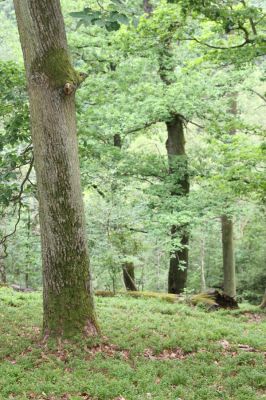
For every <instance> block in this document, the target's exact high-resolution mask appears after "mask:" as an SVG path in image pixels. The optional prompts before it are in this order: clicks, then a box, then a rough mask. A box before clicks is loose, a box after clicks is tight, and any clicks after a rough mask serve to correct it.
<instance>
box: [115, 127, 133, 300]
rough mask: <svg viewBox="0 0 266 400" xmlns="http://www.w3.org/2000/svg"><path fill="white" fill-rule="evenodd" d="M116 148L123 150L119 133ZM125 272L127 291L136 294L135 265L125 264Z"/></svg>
mask: <svg viewBox="0 0 266 400" xmlns="http://www.w3.org/2000/svg"><path fill="white" fill-rule="evenodd" d="M113 139H114V146H115V147H118V148H119V149H120V150H121V149H122V139H121V136H120V135H119V133H116V134H115V135H114V138H113ZM122 270H123V280H124V284H125V287H126V289H127V290H130V291H132V292H136V291H137V290H138V289H137V286H136V284H135V267H134V264H133V263H124V264H123V266H122Z"/></svg>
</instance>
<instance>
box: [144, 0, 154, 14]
mask: <svg viewBox="0 0 266 400" xmlns="http://www.w3.org/2000/svg"><path fill="white" fill-rule="evenodd" d="M143 8H144V11H145V13H146V14H148V15H150V14H151V13H152V11H153V6H152V4H151V2H150V0H143Z"/></svg>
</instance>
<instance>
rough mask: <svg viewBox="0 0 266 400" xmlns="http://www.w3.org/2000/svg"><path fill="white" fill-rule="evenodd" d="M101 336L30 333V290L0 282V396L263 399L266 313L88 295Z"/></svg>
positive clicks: (35, 317) (36, 329)
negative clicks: (47, 337)
mask: <svg viewBox="0 0 266 400" xmlns="http://www.w3.org/2000/svg"><path fill="white" fill-rule="evenodd" d="M96 305H97V314H98V317H99V322H100V326H101V328H102V334H103V337H102V338H97V339H96V338H95V339H86V340H85V339H83V340H81V339H80V338H79V339H78V338H76V340H75V341H74V342H72V343H70V342H69V341H62V342H61V343H57V342H55V341H53V340H49V341H48V342H46V343H44V342H42V341H41V338H40V326H41V319H42V313H41V309H42V299H41V294H40V293H29V294H24V293H22V294H21V293H17V292H14V291H13V290H11V289H7V288H0V399H1V400H7V399H19V400H28V399H42V400H78V399H83V400H96V399H98V400H114V399H116V400H123V399H124V400H149V399H150V400H205V399H206V400H214V399H226V400H229V399H230V400H231V399H232V400H255V399H258V400H259V399H266V369H265V355H266V346H265V345H266V316H265V314H263V313H262V311H261V310H260V309H259V308H257V307H254V306H249V305H242V306H241V307H240V309H239V310H234V311H225V310H221V311H213V312H206V311H205V310H204V309H202V308H200V307H194V308H192V307H189V306H187V305H184V304H178V303H175V304H169V303H167V302H163V301H162V300H159V299H158V300H157V299H134V298H128V297H122V296H121V297H114V298H103V297H98V298H97V299H96Z"/></svg>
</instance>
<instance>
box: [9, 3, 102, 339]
mask: <svg viewBox="0 0 266 400" xmlns="http://www.w3.org/2000/svg"><path fill="white" fill-rule="evenodd" d="M14 5H15V11H16V17H17V22H18V29H19V34H20V41H21V45H22V50H23V55H24V63H25V68H26V75H27V83H28V91H29V100H30V114H31V132H32V140H33V146H34V158H35V170H36V175H37V186H38V198H39V216H40V228H41V241H42V262H43V285H44V288H43V292H44V298H43V301H44V317H43V328H44V333H45V334H46V335H56V336H61V335H64V336H71V335H74V334H78V333H85V334H88V335H92V334H93V335H94V334H96V333H97V322H96V317H95V313H94V304H93V297H92V291H91V278H90V272H89V256H88V251H87V243H86V232H85V215H84V209H83V201H82V191H81V185H80V170H79V159H78V146H77V134H76V118H75V96H74V95H75V89H76V88H77V86H78V85H79V83H80V82H81V80H82V78H81V76H80V75H79V74H77V73H76V71H75V70H74V69H73V67H72V65H71V62H70V60H69V56H68V52H67V41H66V34H65V28H64V21H63V16H62V13H61V7H60V1H59V0H53V1H51V0H24V1H22V0H14Z"/></svg>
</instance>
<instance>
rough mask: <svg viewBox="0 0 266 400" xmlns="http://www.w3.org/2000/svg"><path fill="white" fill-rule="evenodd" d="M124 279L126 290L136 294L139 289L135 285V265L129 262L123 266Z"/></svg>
mask: <svg viewBox="0 0 266 400" xmlns="http://www.w3.org/2000/svg"><path fill="white" fill-rule="evenodd" d="M123 277H124V283H125V287H126V289H127V290H130V291H131V292H136V291H137V290H138V288H137V286H136V284H135V269H134V264H133V263H131V262H128V263H125V264H123Z"/></svg>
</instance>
